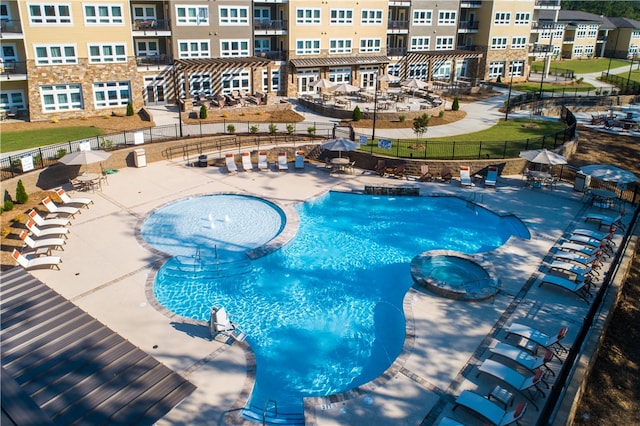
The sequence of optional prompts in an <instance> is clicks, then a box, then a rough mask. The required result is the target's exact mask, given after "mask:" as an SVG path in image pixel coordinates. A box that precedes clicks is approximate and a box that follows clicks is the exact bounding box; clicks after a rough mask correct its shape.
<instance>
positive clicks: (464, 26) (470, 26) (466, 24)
mask: <svg viewBox="0 0 640 426" xmlns="http://www.w3.org/2000/svg"><path fill="white" fill-rule="evenodd" d="M458 29H461V30H477V29H478V21H460V22H459V23H458Z"/></svg>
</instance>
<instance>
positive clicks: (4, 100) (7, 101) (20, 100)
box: [0, 90, 27, 111]
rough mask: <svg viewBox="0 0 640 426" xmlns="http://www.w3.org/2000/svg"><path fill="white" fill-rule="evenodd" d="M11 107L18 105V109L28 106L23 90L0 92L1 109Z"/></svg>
mask: <svg viewBox="0 0 640 426" xmlns="http://www.w3.org/2000/svg"><path fill="white" fill-rule="evenodd" d="M11 107H18V109H24V108H26V107H27V104H26V103H25V102H24V92H23V91H22V90H3V91H2V92H0V110H5V111H6V110H9V109H11Z"/></svg>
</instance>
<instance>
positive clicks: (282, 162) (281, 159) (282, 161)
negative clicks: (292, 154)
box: [278, 152, 289, 170]
mask: <svg viewBox="0 0 640 426" xmlns="http://www.w3.org/2000/svg"><path fill="white" fill-rule="evenodd" d="M278 170H289V164H288V163H287V153H286V152H280V153H278Z"/></svg>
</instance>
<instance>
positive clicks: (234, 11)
mask: <svg viewBox="0 0 640 426" xmlns="http://www.w3.org/2000/svg"><path fill="white" fill-rule="evenodd" d="M219 10H220V25H249V8H248V7H225V6H220V9H219Z"/></svg>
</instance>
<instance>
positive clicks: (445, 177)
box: [440, 166, 453, 183]
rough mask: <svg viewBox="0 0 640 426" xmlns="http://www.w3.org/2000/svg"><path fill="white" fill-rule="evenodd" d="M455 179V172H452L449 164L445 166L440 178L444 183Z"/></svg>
mask: <svg viewBox="0 0 640 426" xmlns="http://www.w3.org/2000/svg"><path fill="white" fill-rule="evenodd" d="M452 179H453V173H451V169H450V168H449V167H447V166H443V167H442V170H440V180H441V181H442V182H444V183H450V182H451V180H452Z"/></svg>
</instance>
